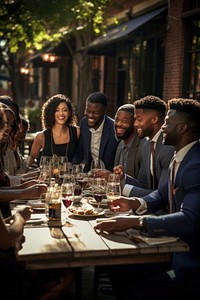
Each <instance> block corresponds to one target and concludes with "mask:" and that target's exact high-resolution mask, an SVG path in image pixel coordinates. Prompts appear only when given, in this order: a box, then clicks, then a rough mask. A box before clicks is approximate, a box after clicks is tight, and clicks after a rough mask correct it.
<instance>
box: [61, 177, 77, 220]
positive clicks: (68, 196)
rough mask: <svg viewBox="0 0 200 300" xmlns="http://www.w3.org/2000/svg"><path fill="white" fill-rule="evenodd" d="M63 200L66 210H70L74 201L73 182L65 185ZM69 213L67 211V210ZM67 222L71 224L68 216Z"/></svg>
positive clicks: (63, 187) (62, 194)
mask: <svg viewBox="0 0 200 300" xmlns="http://www.w3.org/2000/svg"><path fill="white" fill-rule="evenodd" d="M61 199H62V203H63V204H64V206H65V208H66V209H67V208H69V207H70V205H72V203H73V201H74V184H73V183H72V182H68V183H63V184H62V187H61ZM66 212H67V210H66ZM66 222H69V219H68V217H67V216H66Z"/></svg>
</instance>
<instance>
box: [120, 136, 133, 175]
mask: <svg viewBox="0 0 200 300" xmlns="http://www.w3.org/2000/svg"><path fill="white" fill-rule="evenodd" d="M132 142H133V138H132V139H131V141H130V142H129V143H128V144H127V145H126V144H125V143H124V141H123V144H124V146H123V148H122V151H121V153H120V157H119V165H123V166H124V172H126V163H127V158H128V152H129V149H130V147H131V144H132Z"/></svg>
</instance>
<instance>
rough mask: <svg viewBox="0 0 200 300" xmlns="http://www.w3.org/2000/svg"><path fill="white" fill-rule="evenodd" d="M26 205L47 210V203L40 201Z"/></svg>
mask: <svg viewBox="0 0 200 300" xmlns="http://www.w3.org/2000/svg"><path fill="white" fill-rule="evenodd" d="M26 204H27V205H30V206H31V207H32V208H45V203H44V202H42V201H41V200H40V199H38V200H29V201H28V202H27V203H26Z"/></svg>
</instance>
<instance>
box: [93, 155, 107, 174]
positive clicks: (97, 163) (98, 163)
mask: <svg viewBox="0 0 200 300" xmlns="http://www.w3.org/2000/svg"><path fill="white" fill-rule="evenodd" d="M103 169H105V165H104V162H103V161H102V160H101V159H93V160H92V162H91V168H90V171H91V173H92V175H93V176H94V174H95V173H97V172H99V171H101V170H103Z"/></svg>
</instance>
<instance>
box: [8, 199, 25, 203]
mask: <svg viewBox="0 0 200 300" xmlns="http://www.w3.org/2000/svg"><path fill="white" fill-rule="evenodd" d="M27 202H28V200H24V199H16V200H12V201H11V203H12V204H26V203H27Z"/></svg>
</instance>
